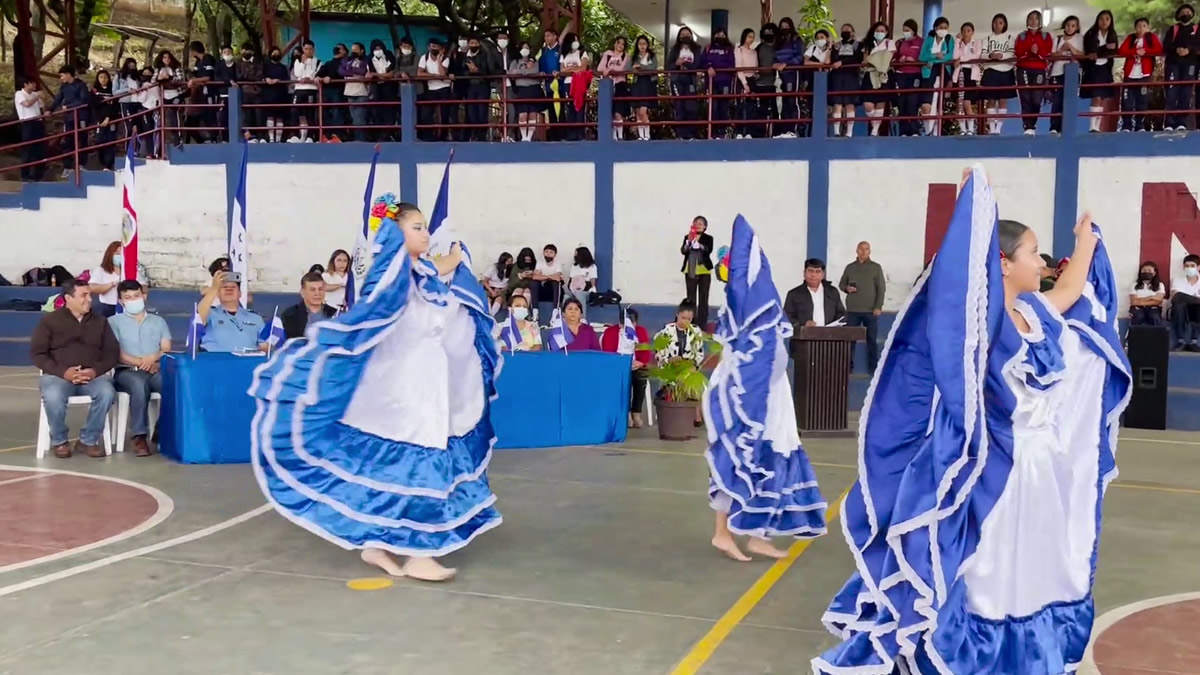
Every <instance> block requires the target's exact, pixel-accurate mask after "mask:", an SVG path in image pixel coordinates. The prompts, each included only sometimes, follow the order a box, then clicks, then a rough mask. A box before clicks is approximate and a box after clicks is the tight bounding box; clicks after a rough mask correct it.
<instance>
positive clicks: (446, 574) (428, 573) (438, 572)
mask: <svg viewBox="0 0 1200 675" xmlns="http://www.w3.org/2000/svg"><path fill="white" fill-rule="evenodd" d="M457 571H458V570H455V569H452V568H449V567H444V566H442V564H441V563H440V562H438V561H437V560H436V559H435V558H417V557H412V558H409V559H408V562H406V563H404V574H405V575H406V576H409V577H412V578H413V579H420V580H421V581H449V580H450V579H453V578H454V575H455V573H456V572H457Z"/></svg>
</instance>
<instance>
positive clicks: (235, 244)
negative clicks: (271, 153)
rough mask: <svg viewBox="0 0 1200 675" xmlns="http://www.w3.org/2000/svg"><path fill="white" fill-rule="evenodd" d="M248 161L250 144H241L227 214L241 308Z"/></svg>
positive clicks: (246, 288) (246, 280)
mask: <svg viewBox="0 0 1200 675" xmlns="http://www.w3.org/2000/svg"><path fill="white" fill-rule="evenodd" d="M249 160H250V144H249V143H246V142H244V141H243V142H242V170H241V177H240V178H239V179H238V187H237V193H236V194H235V195H234V197H233V209H232V210H231V211H230V212H229V271H230V272H237V273H238V274H240V275H241V276H242V297H241V304H242V307H249V306H250V303H249V302H248V299H247V298H248V294H249V292H250V275H249V274H248V272H249V271H250V251H249V249H248V248H247V243H248V242H247V241H246V165H247V164H248V163H249Z"/></svg>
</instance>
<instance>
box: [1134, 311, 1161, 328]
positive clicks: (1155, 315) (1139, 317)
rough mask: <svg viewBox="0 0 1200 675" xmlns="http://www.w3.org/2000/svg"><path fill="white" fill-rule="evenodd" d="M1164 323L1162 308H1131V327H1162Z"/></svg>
mask: <svg viewBox="0 0 1200 675" xmlns="http://www.w3.org/2000/svg"><path fill="white" fill-rule="evenodd" d="M1164 323H1165V322H1164V321H1163V315H1162V307H1130V308H1129V325H1130V326H1161V325H1163V324H1164Z"/></svg>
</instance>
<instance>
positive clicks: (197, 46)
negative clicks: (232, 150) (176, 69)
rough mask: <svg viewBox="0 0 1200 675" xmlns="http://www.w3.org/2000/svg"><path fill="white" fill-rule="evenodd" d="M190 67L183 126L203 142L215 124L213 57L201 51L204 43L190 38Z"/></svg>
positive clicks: (214, 67)
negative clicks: (189, 128)
mask: <svg viewBox="0 0 1200 675" xmlns="http://www.w3.org/2000/svg"><path fill="white" fill-rule="evenodd" d="M189 52H190V53H191V56H192V70H191V72H189V73H188V80H187V100H188V102H189V103H191V104H193V105H192V106H190V107H187V108H184V121H183V126H185V127H191V128H192V129H193V130H192V131H190V132H188V138H189V139H190V140H191V141H192V142H194V143H204V142H206V141H208V139H209V138H210V137H211V136H212V134H213V132H214V130H215V128H216V126H217V111H216V110H215V109H214V108H212V107H211V105H209V104H212V103H215V102H216V101H217V100H218V99H217V91H216V89H217V87H216V86H215V85H214V84H212V82H213V80H214V79H215V78H216V75H217V60H216V59H214V58H213V55H212V54H209V53H208V52H207V51H205V48H204V43H202V42H200V41H199V40H193V41H192V44H191V46H190V47H189Z"/></svg>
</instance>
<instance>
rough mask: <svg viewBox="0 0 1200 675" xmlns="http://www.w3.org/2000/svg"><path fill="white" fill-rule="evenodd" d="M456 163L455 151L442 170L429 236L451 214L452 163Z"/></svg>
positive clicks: (451, 153)
mask: <svg viewBox="0 0 1200 675" xmlns="http://www.w3.org/2000/svg"><path fill="white" fill-rule="evenodd" d="M453 161H454V151H453V150H451V151H450V156H449V157H447V158H446V168H445V169H443V170H442V184H441V185H439V186H438V194H437V201H435V202H434V203H433V211H431V212H430V214H429V234H431V235H432V234H433V233H434V232H437V231H438V228H439V227H441V226H442V221H444V220H446V215H447V214H448V213H450V163H451V162H453Z"/></svg>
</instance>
